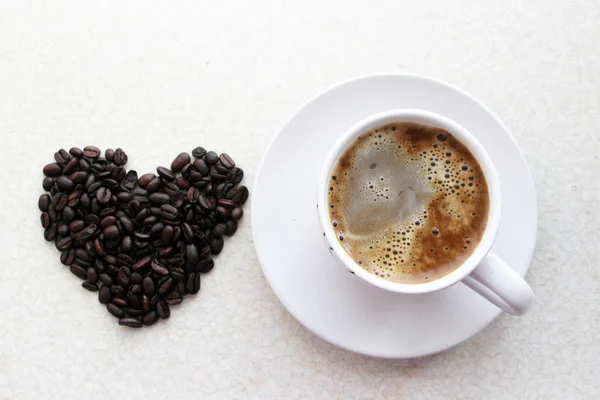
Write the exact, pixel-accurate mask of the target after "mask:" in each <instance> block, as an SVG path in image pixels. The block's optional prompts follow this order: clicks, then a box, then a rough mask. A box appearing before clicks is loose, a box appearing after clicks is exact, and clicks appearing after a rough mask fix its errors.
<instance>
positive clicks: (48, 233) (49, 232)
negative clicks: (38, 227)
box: [44, 224, 58, 242]
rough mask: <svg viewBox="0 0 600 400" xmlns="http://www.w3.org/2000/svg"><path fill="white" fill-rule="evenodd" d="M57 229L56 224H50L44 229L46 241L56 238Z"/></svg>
mask: <svg viewBox="0 0 600 400" xmlns="http://www.w3.org/2000/svg"><path fill="white" fill-rule="evenodd" d="M57 230H58V228H57V227H56V224H51V225H50V227H49V228H48V229H46V230H45V231H44V239H46V241H48V242H52V241H53V240H54V239H56V235H57Z"/></svg>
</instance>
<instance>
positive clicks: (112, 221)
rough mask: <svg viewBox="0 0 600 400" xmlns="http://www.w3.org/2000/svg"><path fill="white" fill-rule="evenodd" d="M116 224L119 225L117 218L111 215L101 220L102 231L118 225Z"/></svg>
mask: <svg viewBox="0 0 600 400" xmlns="http://www.w3.org/2000/svg"><path fill="white" fill-rule="evenodd" d="M116 224H117V218H116V217H115V216H113V215H109V216H107V217H104V218H102V220H100V229H105V228H108V227H109V226H111V225H116Z"/></svg>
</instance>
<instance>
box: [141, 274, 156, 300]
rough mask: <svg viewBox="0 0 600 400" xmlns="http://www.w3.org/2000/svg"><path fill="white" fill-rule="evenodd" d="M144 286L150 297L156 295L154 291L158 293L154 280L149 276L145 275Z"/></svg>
mask: <svg viewBox="0 0 600 400" xmlns="http://www.w3.org/2000/svg"><path fill="white" fill-rule="evenodd" d="M142 288H143V289H144V293H145V294H146V295H147V296H148V297H152V296H154V293H156V289H155V287H154V281H153V280H152V278H150V277H149V276H147V277H145V278H144V280H143V281H142Z"/></svg>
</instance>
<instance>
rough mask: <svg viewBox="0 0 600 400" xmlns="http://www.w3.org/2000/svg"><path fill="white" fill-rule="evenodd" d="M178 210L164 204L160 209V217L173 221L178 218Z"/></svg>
mask: <svg viewBox="0 0 600 400" xmlns="http://www.w3.org/2000/svg"><path fill="white" fill-rule="evenodd" d="M178 214H179V213H178V212H177V208H175V207H173V206H172V205H170V204H164V205H162V206H161V207H160V216H161V217H162V218H164V219H166V220H173V219H175V218H177V216H178Z"/></svg>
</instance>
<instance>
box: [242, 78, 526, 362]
mask: <svg viewBox="0 0 600 400" xmlns="http://www.w3.org/2000/svg"><path fill="white" fill-rule="evenodd" d="M394 108H419V109H423V110H428V111H433V112H436V113H438V114H441V115H444V116H446V117H449V118H451V119H453V120H455V121H456V122H458V123H459V124H461V125H462V126H464V127H465V128H467V129H468V130H469V131H470V132H472V133H473V134H474V135H475V136H476V137H477V139H479V141H480V142H481V143H482V144H483V146H484V147H485V148H486V150H487V151H488V152H489V155H490V157H491V158H492V161H493V162H494V163H495V165H496V167H497V170H498V174H499V175H500V183H501V187H502V202H503V204H502V214H503V215H502V225H501V227H500V232H499V234H498V238H497V240H496V242H495V244H494V248H493V250H494V252H496V253H497V254H498V255H500V256H501V257H502V258H503V259H504V260H505V261H507V262H508V263H509V264H510V265H511V266H512V267H513V268H514V269H515V270H516V271H517V272H518V273H519V274H521V275H522V276H524V275H525V273H526V272H527V270H528V268H529V263H530V261H531V257H532V255H533V249H534V246H535V237H536V230H537V203H536V196H535V188H534V185H533V180H532V178H531V174H530V172H529V169H528V167H527V164H526V162H525V159H524V158H523V155H522V154H521V152H520V150H519V147H518V146H517V144H516V142H515V141H514V139H513V137H512V136H511V134H510V133H509V131H508V129H507V128H506V127H505V126H504V125H503V124H502V122H501V121H500V120H499V119H498V118H497V117H496V116H495V115H494V114H493V113H492V112H491V111H490V110H489V109H487V108H486V107H485V106H483V105H482V104H481V103H479V102H478V101H477V100H475V99H474V98H473V97H471V96H470V95H469V94H467V93H465V92H464V91H462V90H460V89H458V88H456V87H454V86H451V85H448V84H446V83H443V82H439V81H436V80H433V79H430V78H425V77H422V76H416V75H373V76H366V77H362V78H358V79H354V80H351V81H348V82H344V83H341V84H339V85H336V86H334V87H332V88H329V89H327V90H326V91H324V92H323V93H321V94H319V95H318V96H317V97H315V98H313V99H312V100H310V101H309V102H308V103H306V104H305V105H304V106H302V107H301V108H300V109H299V110H298V111H297V112H296V113H295V114H294V115H292V117H291V118H290V119H289V120H288V121H287V123H286V124H285V125H284V127H283V128H282V129H281V131H280V132H279V133H278V134H277V135H276V136H275V138H274V139H273V141H272V142H271V144H270V146H269V148H268V150H267V152H266V154H265V156H264V158H263V160H262V163H261V166H260V168H259V171H258V174H257V178H256V182H255V185H254V190H253V191H254V194H253V198H252V231H253V235H254V244H255V246H256V251H257V254H258V258H259V260H260V263H261V265H262V269H263V272H264V274H265V276H266V278H267V281H268V282H269V284H270V285H271V288H272V289H273V291H274V292H275V294H276V295H277V297H279V300H281V302H282V303H283V305H284V306H285V307H286V308H287V309H288V311H289V312H290V313H291V314H292V315H293V316H294V317H295V318H296V319H297V320H298V321H300V322H301V323H302V324H303V325H304V326H306V327H307V328H308V329H310V330H311V331H312V332H313V333H315V334H316V335H317V336H319V337H321V338H323V339H325V340H327V341H328V342H331V343H333V344H335V345H337V346H340V347H342V348H344V349H347V350H350V351H354V352H357V353H362V354H366V355H371V356H377V357H387V358H410V357H420V356H425V355H428V354H432V353H436V352H439V351H442V350H445V349H447V348H449V347H452V346H455V345H456V344H458V343H460V342H462V341H464V340H466V339H468V338H469V337H471V336H472V335H474V334H476V333H477V332H479V331H480V330H482V329H483V328H484V327H485V326H486V325H488V324H489V323H490V322H492V321H493V320H494V319H495V318H496V317H497V316H498V315H499V314H500V310H499V309H497V308H496V307H494V306H493V305H491V304H490V303H488V302H487V301H485V300H484V299H482V298H481V297H479V296H478V295H477V294H476V293H474V292H472V291H471V290H470V289H468V288H467V287H466V286H463V285H462V284H457V285H454V286H453V287H450V288H448V289H445V290H442V291H439V292H436V293H432V294H426V295H400V294H394V293H388V292H385V291H383V290H381V289H378V288H375V287H372V286H370V285H368V284H366V283H363V282H362V281H360V280H359V279H358V278H356V277H354V276H353V275H351V274H349V273H348V272H347V271H346V270H345V269H344V268H343V267H342V266H341V265H339V264H338V263H337V262H336V261H335V260H334V259H333V258H332V256H331V255H330V254H329V251H328V249H327V248H326V246H325V244H324V241H323V233H322V232H321V228H320V226H319V220H318V216H317V212H316V208H315V207H316V201H317V181H318V174H319V170H320V168H321V166H322V164H323V162H324V160H325V156H326V155H327V153H328V151H329V149H330V148H331V146H332V145H333V144H334V142H335V141H336V139H337V138H338V137H339V136H340V135H341V134H342V133H343V132H344V131H346V130H347V129H348V128H349V127H350V126H352V125H353V124H355V123H356V122H357V121H360V120H362V119H363V118H365V117H367V116H370V115H372V114H375V113H378V112H381V111H386V110H390V109H394Z"/></svg>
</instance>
